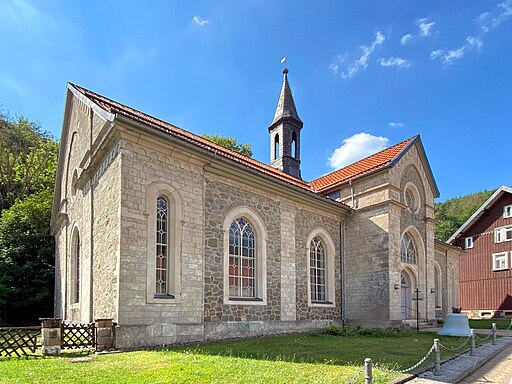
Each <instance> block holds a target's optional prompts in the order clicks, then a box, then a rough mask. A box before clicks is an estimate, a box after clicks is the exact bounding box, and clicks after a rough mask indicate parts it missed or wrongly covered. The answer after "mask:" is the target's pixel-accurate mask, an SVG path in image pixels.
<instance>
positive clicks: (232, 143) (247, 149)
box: [201, 134, 252, 157]
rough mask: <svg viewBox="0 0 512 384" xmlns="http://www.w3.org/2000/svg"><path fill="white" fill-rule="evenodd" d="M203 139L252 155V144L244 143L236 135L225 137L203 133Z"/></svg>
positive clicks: (245, 154)
mask: <svg viewBox="0 0 512 384" xmlns="http://www.w3.org/2000/svg"><path fill="white" fill-rule="evenodd" d="M201 137H202V138H203V139H206V140H209V141H211V142H213V143H215V144H218V145H220V146H221V147H224V148H227V149H231V150H232V151H235V152H238V153H240V154H242V155H244V156H248V157H252V149H251V144H242V143H240V142H238V140H237V139H236V138H234V137H223V136H219V135H207V134H204V135H201Z"/></svg>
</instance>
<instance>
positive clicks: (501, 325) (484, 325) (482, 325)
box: [469, 319, 512, 330]
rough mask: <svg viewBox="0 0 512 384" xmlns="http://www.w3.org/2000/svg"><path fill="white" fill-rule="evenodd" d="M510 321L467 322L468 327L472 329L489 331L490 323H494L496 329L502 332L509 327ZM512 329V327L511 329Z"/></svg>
mask: <svg viewBox="0 0 512 384" xmlns="http://www.w3.org/2000/svg"><path fill="white" fill-rule="evenodd" d="M510 321H511V319H482V320H480V319H479V320H469V327H470V328H473V329H489V330H490V329H491V328H492V323H496V328H498V329H501V330H504V329H507V328H508V327H509V325H510ZM511 329H512V327H511Z"/></svg>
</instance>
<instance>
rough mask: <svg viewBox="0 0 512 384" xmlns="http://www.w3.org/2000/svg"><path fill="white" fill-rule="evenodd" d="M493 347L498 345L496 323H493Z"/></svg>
mask: <svg viewBox="0 0 512 384" xmlns="http://www.w3.org/2000/svg"><path fill="white" fill-rule="evenodd" d="M492 345H496V323H492Z"/></svg>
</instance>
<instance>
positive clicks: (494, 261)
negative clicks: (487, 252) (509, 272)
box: [492, 252, 509, 271]
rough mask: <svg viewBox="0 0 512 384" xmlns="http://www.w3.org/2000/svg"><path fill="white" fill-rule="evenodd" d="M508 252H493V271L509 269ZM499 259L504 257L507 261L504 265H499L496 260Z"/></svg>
mask: <svg viewBox="0 0 512 384" xmlns="http://www.w3.org/2000/svg"><path fill="white" fill-rule="evenodd" d="M508 258H509V257H508V252H499V253H493V254H492V270H493V271H504V270H506V269H508ZM498 259H502V260H503V261H504V262H505V263H504V265H503V266H499V267H498V266H497V265H496V262H497V261H498Z"/></svg>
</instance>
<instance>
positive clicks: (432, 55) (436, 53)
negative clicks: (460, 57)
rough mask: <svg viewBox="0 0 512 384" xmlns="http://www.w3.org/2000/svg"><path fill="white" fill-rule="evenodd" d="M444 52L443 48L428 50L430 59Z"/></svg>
mask: <svg viewBox="0 0 512 384" xmlns="http://www.w3.org/2000/svg"><path fill="white" fill-rule="evenodd" d="M444 52H445V50H444V49H436V50H435V51H432V52H430V60H435V59H437V58H438V57H441V56H443V54H444Z"/></svg>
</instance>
